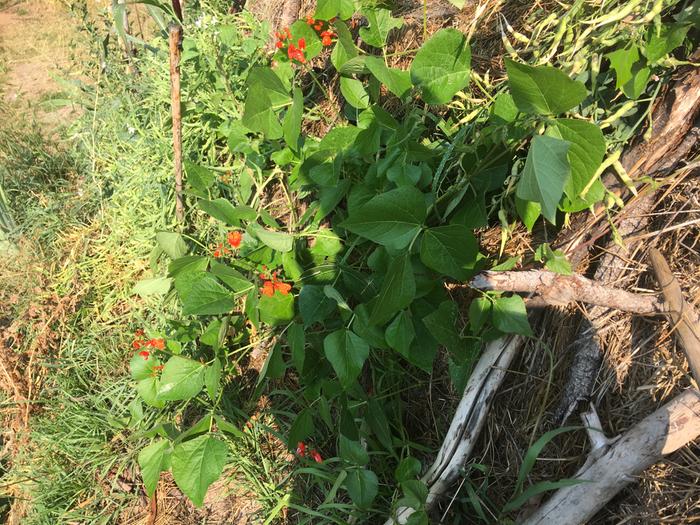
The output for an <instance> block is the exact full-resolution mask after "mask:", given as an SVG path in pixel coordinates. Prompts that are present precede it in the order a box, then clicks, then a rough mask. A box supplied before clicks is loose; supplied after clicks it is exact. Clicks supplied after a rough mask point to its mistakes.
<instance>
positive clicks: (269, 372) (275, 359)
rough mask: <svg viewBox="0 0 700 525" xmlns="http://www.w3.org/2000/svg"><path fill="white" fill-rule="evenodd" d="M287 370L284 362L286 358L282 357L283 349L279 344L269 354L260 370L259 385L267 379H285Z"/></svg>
mask: <svg viewBox="0 0 700 525" xmlns="http://www.w3.org/2000/svg"><path fill="white" fill-rule="evenodd" d="M286 370H287V365H286V363H285V362H284V357H282V348H281V346H280V345H279V344H276V345H274V346H273V347H272V349H271V350H270V351H269V352H268V354H267V358H266V359H265V362H264V363H263V366H262V368H261V369H260V375H259V376H258V384H260V383H261V382H262V381H263V379H266V378H269V379H279V378H280V377H284V373H285V371H286Z"/></svg>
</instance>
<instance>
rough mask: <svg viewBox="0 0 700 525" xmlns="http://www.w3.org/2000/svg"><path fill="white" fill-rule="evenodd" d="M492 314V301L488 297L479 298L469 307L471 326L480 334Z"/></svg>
mask: <svg viewBox="0 0 700 525" xmlns="http://www.w3.org/2000/svg"><path fill="white" fill-rule="evenodd" d="M490 314H491V301H489V300H488V299H487V298H486V297H477V298H476V299H474V300H473V301H472V302H471V304H470V305H469V324H470V325H471V327H472V330H473V331H474V332H478V331H479V330H480V329H481V327H482V326H484V324H485V323H486V321H487V320H488V318H489V315H490Z"/></svg>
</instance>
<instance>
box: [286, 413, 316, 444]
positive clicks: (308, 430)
mask: <svg viewBox="0 0 700 525" xmlns="http://www.w3.org/2000/svg"><path fill="white" fill-rule="evenodd" d="M313 431H314V418H313V415H312V414H311V411H310V410H309V409H308V408H307V409H305V410H302V411H301V412H299V415H297V417H296V418H295V419H294V422H293V423H292V426H291V427H290V428H289V439H288V441H287V447H289V450H295V449H296V448H297V445H298V444H299V443H302V442H303V441H305V440H306V438H308V437H309V436H310V435H311V434H312V433H313Z"/></svg>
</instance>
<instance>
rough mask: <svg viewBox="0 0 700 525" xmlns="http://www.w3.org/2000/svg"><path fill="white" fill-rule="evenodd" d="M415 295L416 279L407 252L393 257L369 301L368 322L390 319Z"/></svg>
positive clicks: (383, 321) (378, 323)
mask: <svg viewBox="0 0 700 525" xmlns="http://www.w3.org/2000/svg"><path fill="white" fill-rule="evenodd" d="M415 296H416V279H415V277H414V275H413V266H412V265H411V257H410V255H409V254H408V253H406V254H404V255H400V256H399V257H397V258H396V259H394V260H393V261H392V262H391V264H390V265H389V268H387V272H386V276H385V277H384V282H383V283H382V288H381V290H380V291H379V295H377V297H376V299H374V300H373V301H372V303H370V304H371V305H372V313H371V314H370V323H371V324H374V325H380V324H384V323H386V322H387V321H388V320H389V319H391V318H392V317H393V316H394V314H395V313H396V312H398V311H399V310H401V309H403V308H406V307H407V306H408V305H410V304H411V301H413V299H414V298H415Z"/></svg>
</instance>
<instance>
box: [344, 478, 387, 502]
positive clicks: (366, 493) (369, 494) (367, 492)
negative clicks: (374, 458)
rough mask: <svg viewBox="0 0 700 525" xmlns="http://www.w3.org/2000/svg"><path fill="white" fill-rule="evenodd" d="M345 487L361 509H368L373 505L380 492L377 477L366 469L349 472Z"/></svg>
mask: <svg viewBox="0 0 700 525" xmlns="http://www.w3.org/2000/svg"><path fill="white" fill-rule="evenodd" d="M343 485H344V487H345V490H347V491H348V494H349V495H350V499H351V500H352V502H353V503H354V504H355V505H357V506H358V507H360V508H361V509H366V508H368V507H369V506H370V505H372V502H373V501H374V498H375V497H377V492H378V491H379V480H378V479H377V475H376V474H375V473H374V472H372V471H371V470H366V469H353V470H351V471H350V472H348V476H347V477H346V478H345V482H344V483H343Z"/></svg>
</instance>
